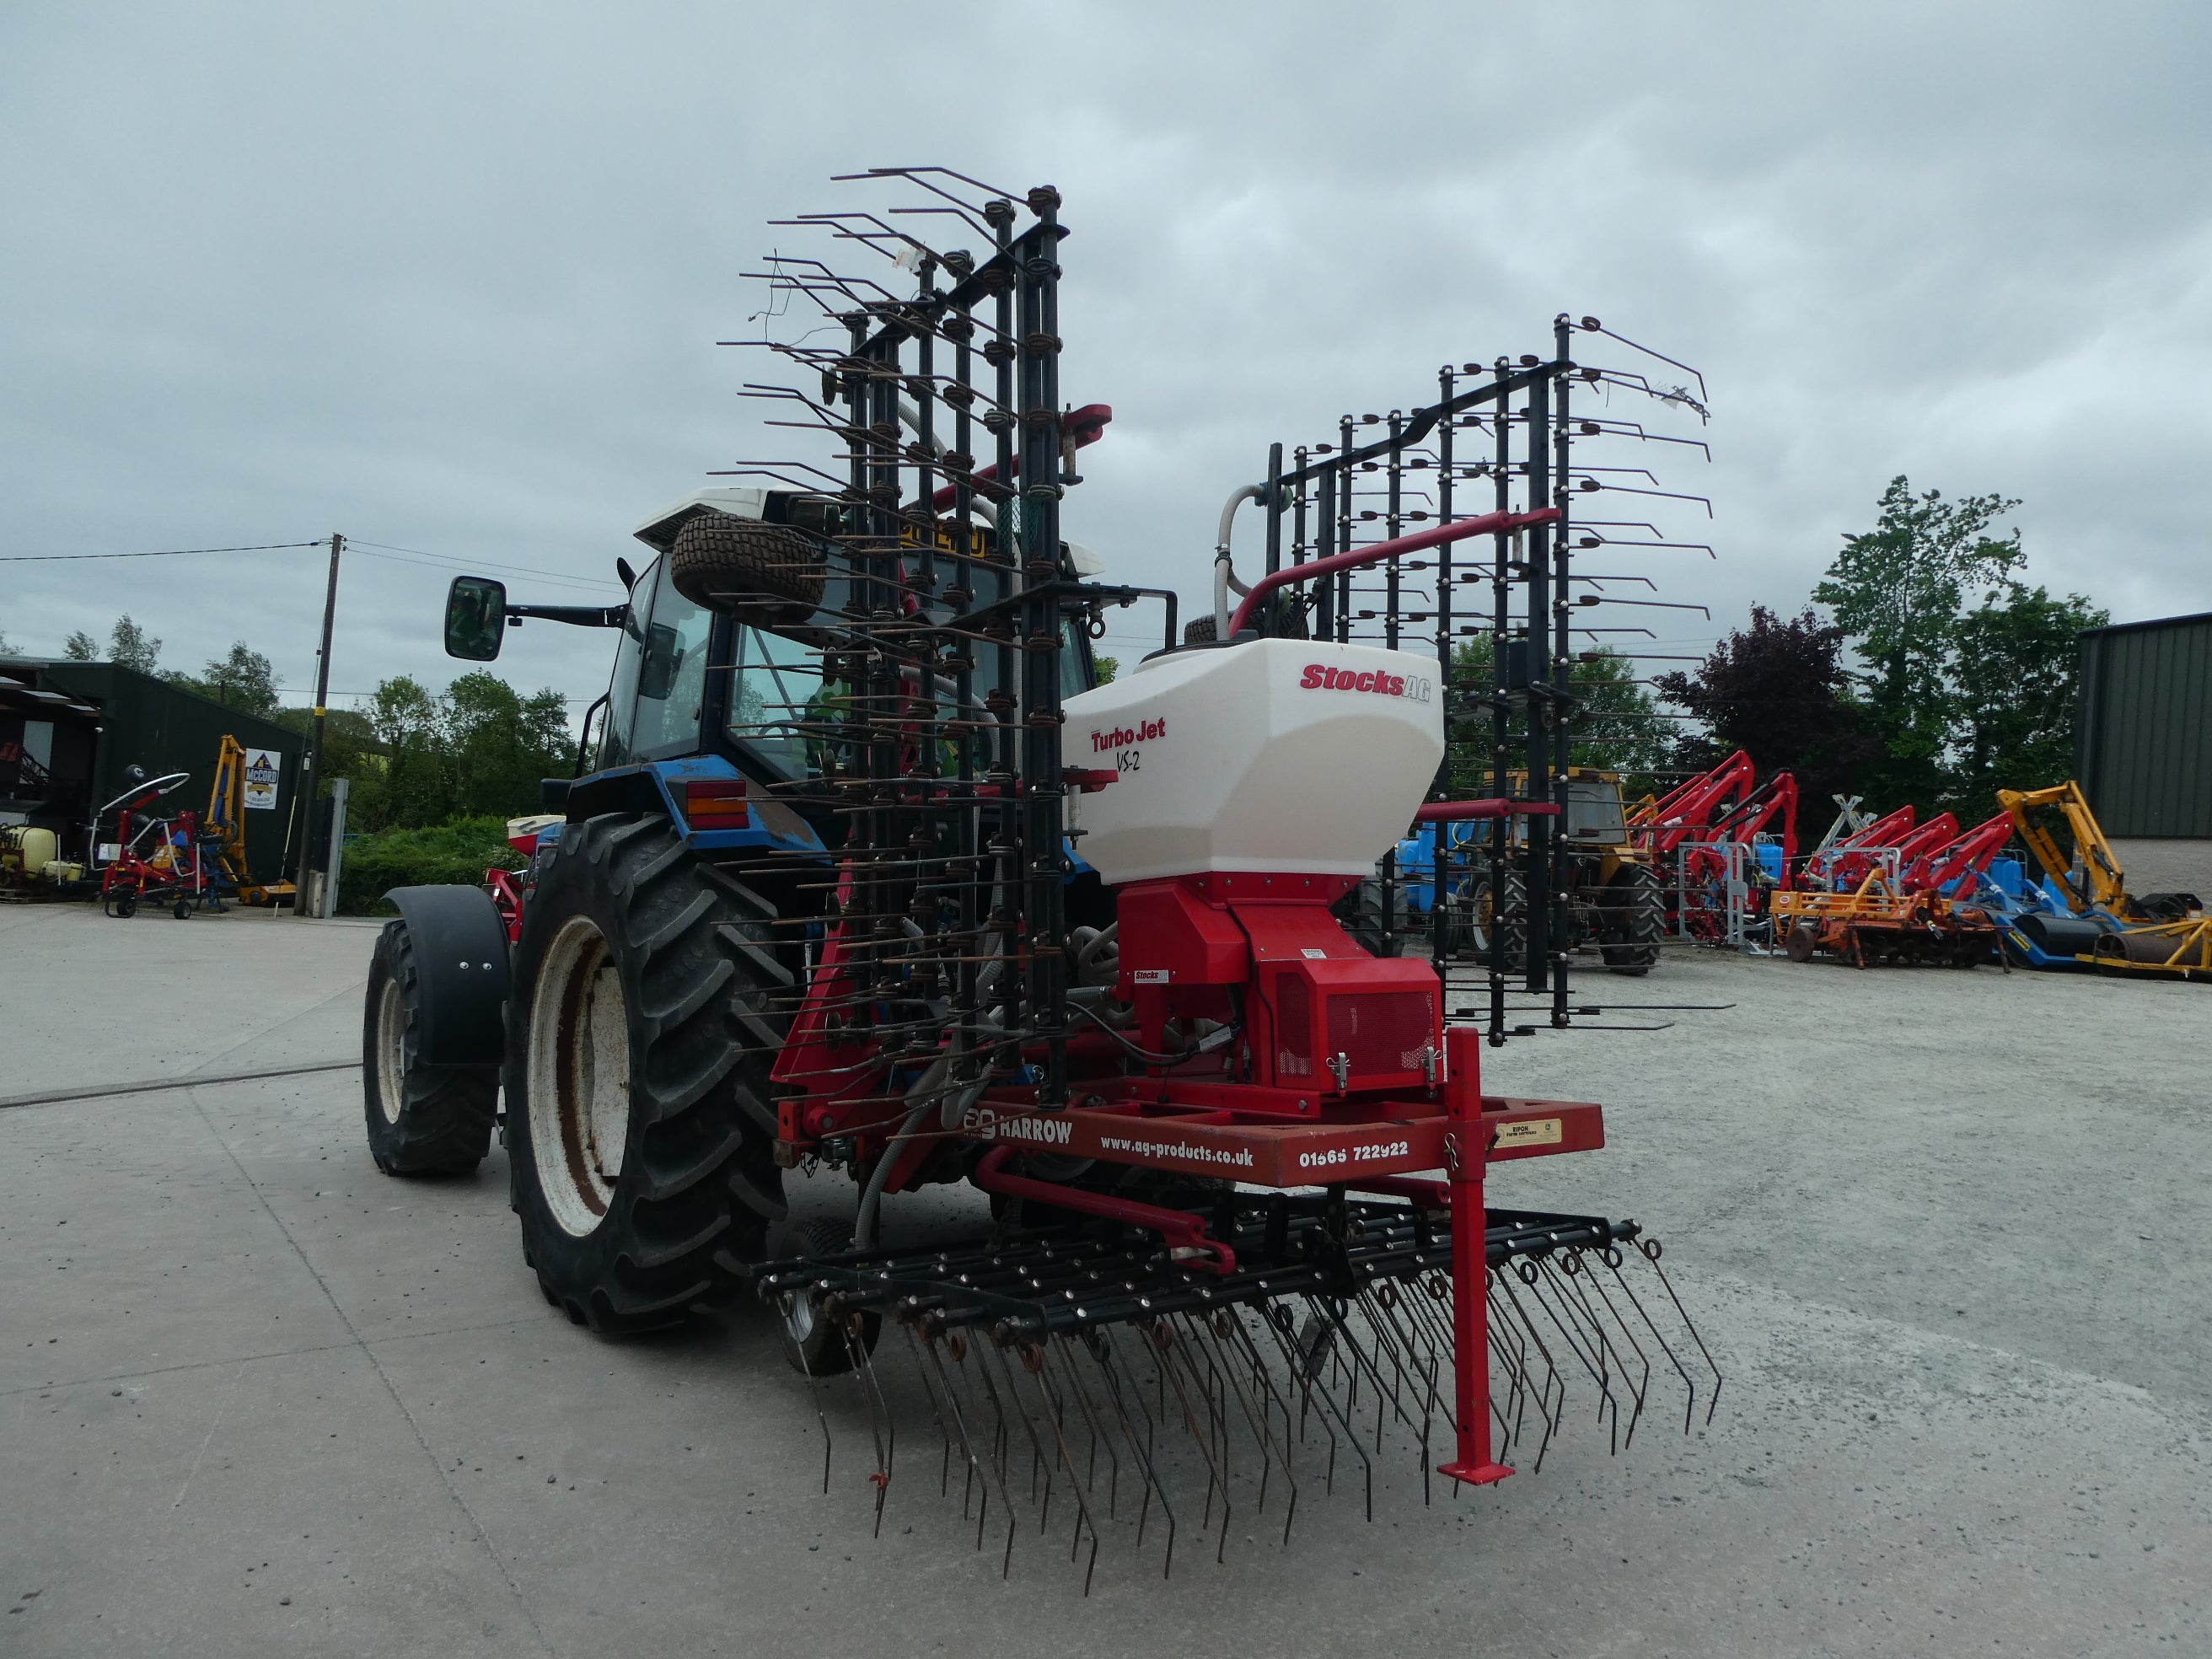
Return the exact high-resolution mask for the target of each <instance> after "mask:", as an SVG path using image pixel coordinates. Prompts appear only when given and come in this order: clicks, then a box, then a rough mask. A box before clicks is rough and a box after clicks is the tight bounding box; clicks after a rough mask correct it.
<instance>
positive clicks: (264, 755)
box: [246, 749, 284, 812]
mask: <svg viewBox="0 0 2212 1659" xmlns="http://www.w3.org/2000/svg"><path fill="white" fill-rule="evenodd" d="M283 775H284V756H283V751H282V750H276V749H249V750H246V811H249V812H273V811H276V785H277V782H278V781H279V780H281V779H282V778H283Z"/></svg>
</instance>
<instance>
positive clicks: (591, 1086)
mask: <svg viewBox="0 0 2212 1659" xmlns="http://www.w3.org/2000/svg"><path fill="white" fill-rule="evenodd" d="M628 1142H629V1011H628V1009H627V1007H626V1006H625V1005H624V1003H623V993H622V981H621V977H620V975H618V974H617V971H616V969H615V964H614V957H613V955H612V953H611V952H610V951H608V949H607V941H606V937H605V934H603V933H600V932H599V928H598V927H596V926H595V925H594V924H593V923H592V921H590V920H589V919H588V918H586V917H584V916H571V917H570V918H569V919H568V921H565V922H563V923H562V926H561V931H560V932H559V933H556V934H555V935H554V936H553V943H552V945H550V947H549V948H548V949H547V951H546V952H545V963H544V967H542V968H541V969H538V988H537V992H536V994H534V996H533V997H532V1000H531V1006H530V1152H531V1157H532V1158H533V1159H534V1160H535V1161H536V1164H537V1167H538V1188H539V1190H540V1191H542V1192H543V1193H544V1194H545V1202H546V1207H547V1208H548V1209H550V1211H551V1212H552V1214H553V1219H554V1220H555V1221H556V1223H558V1224H559V1225H560V1227H561V1229H562V1231H564V1232H567V1233H568V1234H570V1235H572V1236H573V1237H577V1238H582V1237H586V1236H587V1235H589V1234H590V1233H592V1231H595V1230H597V1228H598V1227H599V1223H600V1222H601V1221H602V1220H603V1219H605V1216H606V1213H607V1208H608V1206H609V1205H611V1203H612V1202H613V1201H614V1194H615V1184H616V1183H617V1182H618V1181H620V1180H621V1179H622V1170H623V1148H624V1146H626V1145H627V1144H628Z"/></svg>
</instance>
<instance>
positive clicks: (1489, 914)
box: [1451, 867, 1528, 972]
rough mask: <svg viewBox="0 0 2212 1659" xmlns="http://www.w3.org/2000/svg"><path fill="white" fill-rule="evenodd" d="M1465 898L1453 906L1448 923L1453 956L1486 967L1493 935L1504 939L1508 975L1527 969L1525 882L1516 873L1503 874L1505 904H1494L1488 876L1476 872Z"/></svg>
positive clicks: (1512, 870)
mask: <svg viewBox="0 0 2212 1659" xmlns="http://www.w3.org/2000/svg"><path fill="white" fill-rule="evenodd" d="M1463 891H1464V894H1465V896H1464V898H1462V900H1460V901H1458V902H1456V903H1455V905H1454V917H1453V921H1452V923H1451V927H1452V939H1453V940H1454V944H1455V952H1454V953H1455V954H1464V955H1466V956H1468V957H1473V958H1474V960H1475V961H1477V962H1480V963H1488V962H1489V960H1490V941H1491V938H1492V934H1493V933H1498V934H1500V935H1502V936H1503V939H1504V945H1505V966H1506V969H1507V970H1508V971H1509V972H1510V971H1512V970H1513V969H1517V968H1521V967H1524V966H1526V965H1527V963H1528V878H1527V877H1525V876H1524V875H1522V872H1520V871H1518V870H1515V869H1511V868H1508V869H1507V871H1506V872H1505V902H1504V904H1503V905H1502V906H1500V905H1496V904H1493V903H1492V902H1491V896H1490V872H1489V871H1488V869H1487V868H1486V867H1482V868H1478V869H1477V871H1476V872H1475V873H1474V875H1472V876H1470V877H1469V878H1468V883H1467V886H1466V887H1465V889H1464V890H1463Z"/></svg>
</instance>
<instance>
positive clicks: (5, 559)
mask: <svg viewBox="0 0 2212 1659" xmlns="http://www.w3.org/2000/svg"><path fill="white" fill-rule="evenodd" d="M329 545H330V542H329V541H328V539H327V538H325V539H324V540H320V541H313V542H261V543H258V544H256V545H254V546H252V547H164V548H161V549H159V550H156V551H154V552H151V553H0V564H40V563H53V562H62V563H67V562H70V561H71V560H74V559H176V558H182V557H183V556H185V554H187V553H275V552H277V551H279V550H283V549H287V548H295V547H328V546H329Z"/></svg>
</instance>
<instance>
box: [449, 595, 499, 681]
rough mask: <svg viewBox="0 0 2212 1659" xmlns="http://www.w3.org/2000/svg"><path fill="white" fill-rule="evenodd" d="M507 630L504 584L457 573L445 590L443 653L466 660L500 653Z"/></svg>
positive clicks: (477, 659) (479, 660) (483, 660)
mask: <svg viewBox="0 0 2212 1659" xmlns="http://www.w3.org/2000/svg"><path fill="white" fill-rule="evenodd" d="M506 632H507V584H506V583H505V582H495V581H493V580H490V579H489V577H485V576H456V577H454V578H453V586H451V587H449V588H447V590H446V654H447V656H449V657H459V658H462V659H465V661H468V662H489V661H490V660H491V659H493V658H495V657H496V656H498V655H499V647H500V645H501V640H502V636H503V635H505V634H506Z"/></svg>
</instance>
